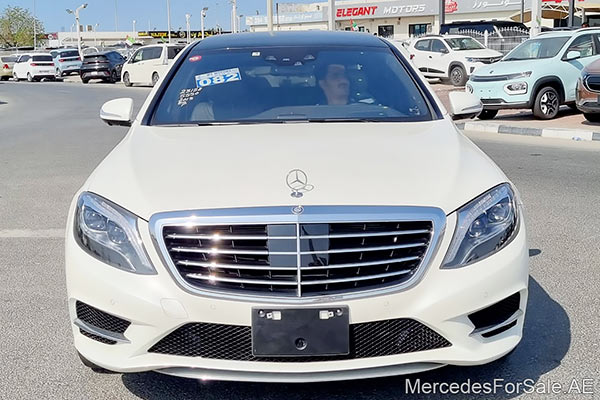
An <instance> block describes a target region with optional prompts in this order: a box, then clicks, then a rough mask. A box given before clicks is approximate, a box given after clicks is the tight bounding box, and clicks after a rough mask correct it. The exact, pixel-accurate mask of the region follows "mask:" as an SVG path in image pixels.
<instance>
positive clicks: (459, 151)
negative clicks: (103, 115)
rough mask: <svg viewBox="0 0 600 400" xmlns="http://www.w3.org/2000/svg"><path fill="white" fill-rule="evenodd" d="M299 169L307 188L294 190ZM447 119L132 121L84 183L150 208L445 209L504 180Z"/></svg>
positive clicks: (146, 214)
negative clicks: (290, 178)
mask: <svg viewBox="0 0 600 400" xmlns="http://www.w3.org/2000/svg"><path fill="white" fill-rule="evenodd" d="M296 168H297V169H301V170H303V171H304V172H305V173H306V175H307V178H308V184H310V185H312V186H313V189H312V190H311V191H310V192H307V193H305V194H304V196H303V197H301V198H294V197H292V196H291V193H292V191H291V189H290V188H289V187H288V186H287V183H286V176H287V174H288V172H289V171H290V170H292V169H296ZM505 181H506V177H505V176H504V174H503V173H502V172H501V171H500V169H499V168H498V167H497V166H496V165H495V164H494V163H493V162H492V161H491V160H490V159H489V158H488V157H487V156H486V155H485V154H484V153H483V152H482V151H481V150H479V149H478V148H477V147H476V146H475V145H474V144H473V143H472V142H471V141H470V140H468V139H467V138H466V137H464V136H463V135H462V134H460V133H459V132H458V131H457V129H456V127H455V126H454V124H453V123H452V122H451V121H450V120H447V119H444V120H437V121H430V122H418V123H321V124H319V123H308V124H307V123H292V124H260V125H221V126H194V127H148V126H134V127H133V128H132V130H131V131H130V133H129V134H128V135H127V136H126V137H125V138H124V139H123V141H122V142H121V143H120V144H119V145H118V146H117V147H116V148H115V149H114V150H113V151H112V152H111V153H110V154H109V155H108V156H107V158H106V159H105V160H104V161H103V162H102V163H101V164H100V165H99V166H98V168H97V169H96V170H95V171H94V173H93V174H92V176H91V177H90V178H89V179H88V182H87V183H86V185H85V186H84V190H88V191H91V192H94V193H97V194H99V195H101V196H103V197H105V198H107V199H109V200H111V201H113V202H115V203H117V204H119V205H120V206H122V207H124V208H126V209H128V210H130V211H131V212H133V213H135V214H137V215H138V216H140V217H141V218H143V219H146V220H148V219H149V218H150V217H151V216H152V215H153V214H154V213H157V212H165V211H176V210H193V209H209V208H230V207H254V206H293V205H406V206H433V207H439V208H441V209H442V210H444V212H446V213H447V214H448V213H450V212H452V211H453V210H455V209H457V208H458V207H460V206H461V205H463V204H465V203H466V202H467V201H469V200H470V199H472V198H474V197H476V196H478V195H479V194H481V193H482V192H484V191H486V190H487V189H489V188H491V187H493V186H494V185H497V184H499V183H501V182H505Z"/></svg>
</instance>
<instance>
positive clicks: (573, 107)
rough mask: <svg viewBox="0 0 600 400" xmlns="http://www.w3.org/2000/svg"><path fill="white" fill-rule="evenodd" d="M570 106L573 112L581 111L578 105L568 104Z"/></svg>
mask: <svg viewBox="0 0 600 400" xmlns="http://www.w3.org/2000/svg"><path fill="white" fill-rule="evenodd" d="M567 105H568V106H569V108H570V109H571V110H573V111H579V109H578V108H577V104H576V103H569V104H567Z"/></svg>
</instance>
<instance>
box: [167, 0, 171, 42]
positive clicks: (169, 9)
mask: <svg viewBox="0 0 600 400" xmlns="http://www.w3.org/2000/svg"><path fill="white" fill-rule="evenodd" d="M167 20H168V21H167V25H168V28H167V29H168V30H169V32H168V35H169V44H171V1H170V0H167Z"/></svg>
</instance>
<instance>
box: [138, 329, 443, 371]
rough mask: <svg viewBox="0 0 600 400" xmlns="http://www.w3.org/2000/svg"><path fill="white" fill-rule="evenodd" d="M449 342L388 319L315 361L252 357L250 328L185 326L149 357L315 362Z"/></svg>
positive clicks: (354, 334) (358, 332) (357, 332)
mask: <svg viewBox="0 0 600 400" xmlns="http://www.w3.org/2000/svg"><path fill="white" fill-rule="evenodd" d="M449 346H451V344H450V342H448V341H447V340H446V339H444V338H443V337H442V336H440V335H439V334H438V333H436V332H434V331H433V330H431V329H429V328H428V327H426V326H425V325H423V324H421V323H419V322H417V321H414V320H411V319H391V320H384V321H375V322H366V323H360V324H352V325H350V354H348V355H344V356H330V357H325V356H319V357H276V358H275V357H255V356H254V355H253V354H252V328H251V327H250V326H237V325H221V324H207V323H189V324H186V325H183V326H181V327H180V328H178V329H176V330H175V331H173V332H171V333H170V334H168V335H167V336H166V337H164V338H163V339H162V340H160V341H159V342H158V343H156V344H155V345H154V346H152V348H151V349H150V350H149V352H150V353H160V354H169V355H177V356H188V357H202V358H211V359H220V360H236V361H265V362H315V361H332V360H347V359H357V358H370V357H383V356H389V355H394V354H403V353H412V352H417V351H425V350H433V349H440V348H444V347H449Z"/></svg>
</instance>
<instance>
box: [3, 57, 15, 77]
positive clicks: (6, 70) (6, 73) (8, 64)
mask: <svg viewBox="0 0 600 400" xmlns="http://www.w3.org/2000/svg"><path fill="white" fill-rule="evenodd" d="M15 61H17V57H14V56H1V57H0V66H1V67H2V69H0V79H1V80H3V81H6V80H8V79H10V78H12V76H13V66H14V65H15Z"/></svg>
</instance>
